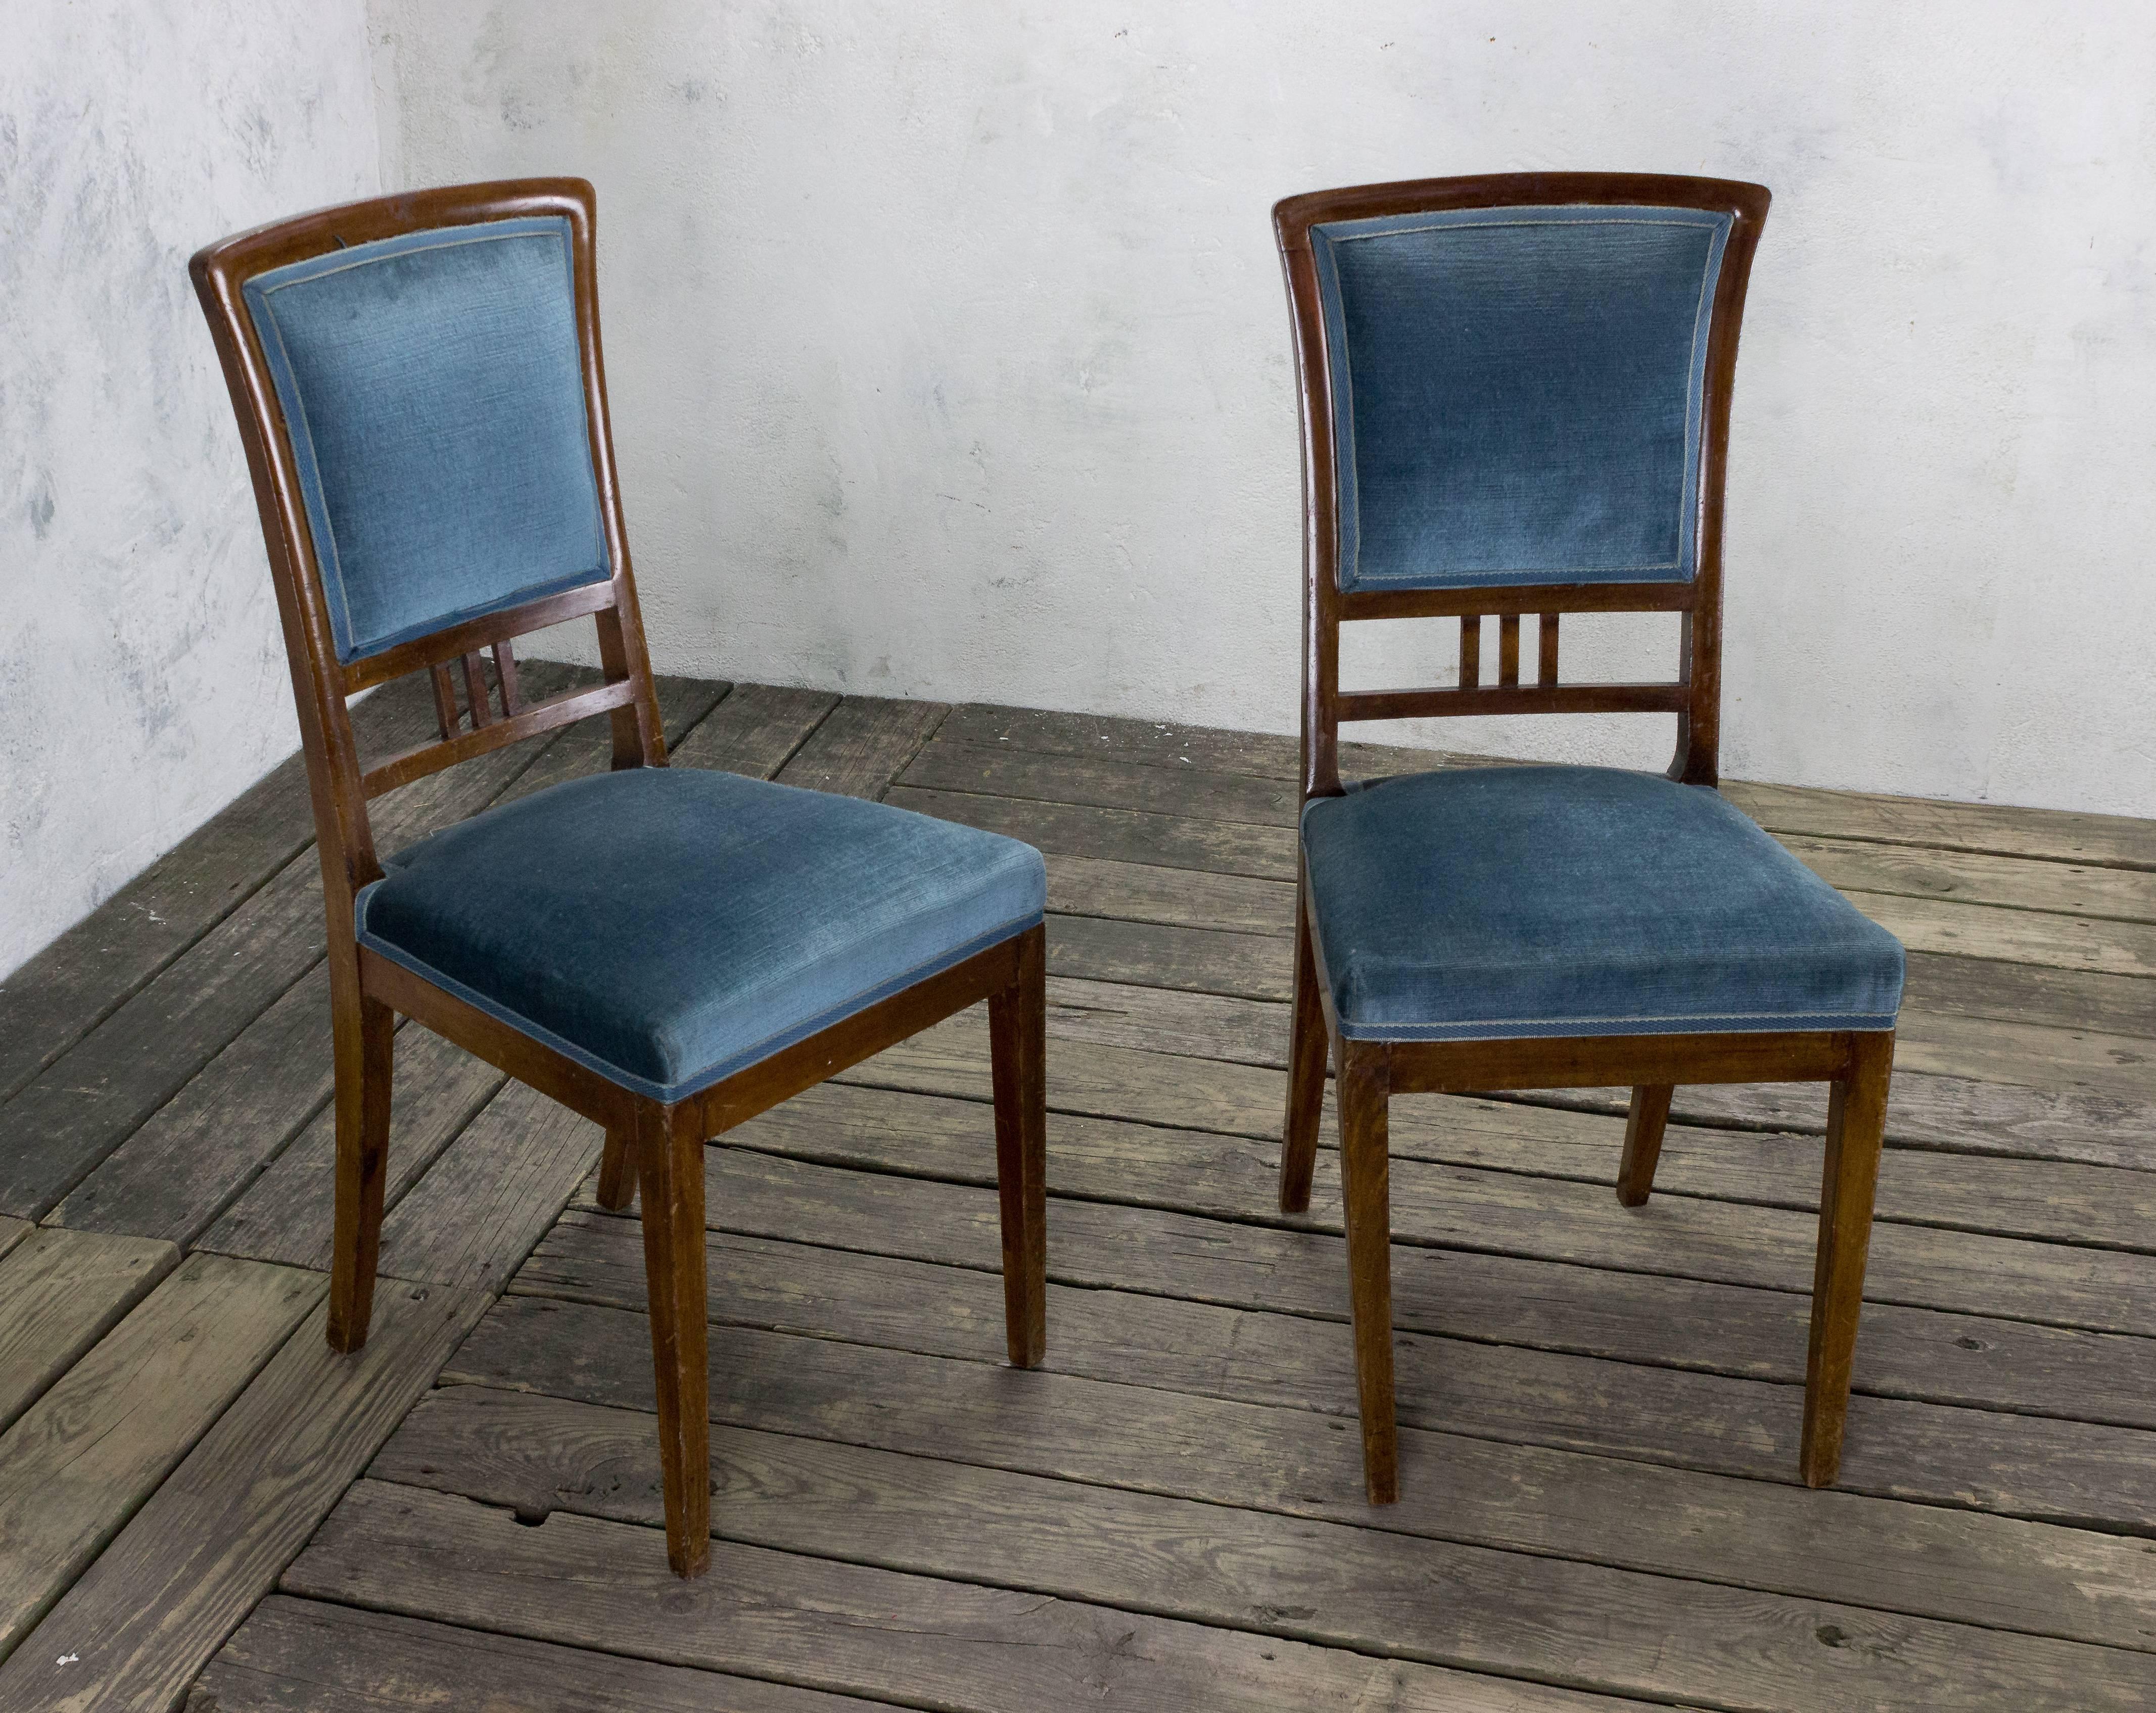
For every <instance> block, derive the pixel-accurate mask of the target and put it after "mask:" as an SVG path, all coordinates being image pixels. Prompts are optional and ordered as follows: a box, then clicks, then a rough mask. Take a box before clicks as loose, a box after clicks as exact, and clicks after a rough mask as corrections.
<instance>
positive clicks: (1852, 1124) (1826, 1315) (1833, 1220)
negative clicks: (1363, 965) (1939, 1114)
mask: <svg viewBox="0 0 2156 1713" xmlns="http://www.w3.org/2000/svg"><path fill="white" fill-rule="evenodd" d="M1851 1039H1853V1040H1854V1041H1855V1043H1856V1046H1855V1049H1854V1052H1853V1055H1852V1058H1853V1062H1852V1064H1851V1067H1850V1074H1849V1076H1848V1077H1847V1079H1846V1080H1843V1081H1840V1082H1837V1083H1836V1084H1835V1085H1834V1093H1833V1095H1832V1097H1831V1099H1830V1100H1829V1102H1828V1105H1827V1118H1826V1173H1825V1180H1824V1182H1822V1184H1821V1186H1820V1238H1819V1259H1818V1260H1817V1261H1816V1263H1815V1264H1814V1266H1813V1269H1812V1336H1811V1349H1810V1352H1809V1356H1808V1357H1807V1358H1806V1361H1805V1363H1804V1444H1803V1448H1802V1449H1801V1450H1800V1452H1799V1459H1798V1466H1799V1470H1800V1472H1801V1473H1802V1475H1803V1476H1804V1485H1806V1486H1808V1487H1825V1486H1830V1485H1832V1484H1833V1482H1834V1479H1835V1476H1836V1475H1838V1474H1840V1469H1841V1435H1842V1428H1843V1425H1844V1424H1845V1422H1846V1421H1847V1419H1848V1416H1849V1380H1850V1371H1851V1366H1852V1364H1853V1362H1854V1361H1855V1359H1856V1323H1857V1319H1858V1316H1860V1315H1861V1312H1862V1310H1863V1307H1864V1262H1865V1257H1866V1253H1867V1252H1868V1250H1869V1249H1870V1248H1871V1203H1872V1196H1873V1192H1874V1191H1875V1190H1876V1187H1877V1184H1878V1179H1879V1149H1880V1144H1881V1141H1882V1140H1883V1139H1884V1137H1885V1136H1886V1087H1887V1084H1888V1083H1889V1081H1891V1080H1892V1074H1893V1068H1894V1037H1893V1035H1892V1033H1869V1034H1861V1035H1856V1036H1854V1037H1852V1038H1851Z"/></svg>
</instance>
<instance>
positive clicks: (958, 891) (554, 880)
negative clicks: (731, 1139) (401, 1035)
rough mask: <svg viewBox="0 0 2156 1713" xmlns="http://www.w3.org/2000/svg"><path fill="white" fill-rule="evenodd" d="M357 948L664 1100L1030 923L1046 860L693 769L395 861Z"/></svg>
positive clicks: (364, 910) (966, 832)
mask: <svg viewBox="0 0 2156 1713" xmlns="http://www.w3.org/2000/svg"><path fill="white" fill-rule="evenodd" d="M387 869H388V872H387V874H385V876H384V878H383V879H382V880H377V881H376V882H375V883H374V884H373V885H371V886H368V887H367V888H366V889H365V890H363V891H362V892H361V894H360V895H359V903H358V918H359V921H358V927H359V939H360V943H361V944H362V945H363V946H371V947H372V948H373V949H374V950H375V951H378V952H380V953H381V954H382V956H383V957H388V958H391V959H393V960H394V961H395V962H398V963H401V964H403V965H404V966H405V967H407V968H409V969H412V970H413V971H416V972H418V973H419V974H421V975H423V976H425V977H429V979H430V980H433V981H434V982H438V983H439V984H440V985H441V986H443V987H446V988H448V989H449V991H450V992H454V993H458V994H459V995H461V996H462V997H463V998H466V999H469V1000H470V1001H472V1002H473V1003H475V1004H477V1005H479V1006H480V1007H482V1008H484V1009H485V1010H487V1011H489V1012H490V1013H493V1014H494V1015H495V1016H496V1017H498V1018H501V1019H502V1020H503V1021H504V1022H506V1023H510V1024H511V1025H513V1026H514V1027H516V1028H519V1029H521V1030H523V1031H524V1032H525V1033H526V1034H529V1035H531V1036H533V1037H534V1038H536V1039H539V1040H542V1041H544V1042H547V1043H548V1044H551V1045H552V1046H554V1047H556V1048H557V1049H560V1050H561V1051H562V1052H564V1053H566V1054H568V1055H569V1056H570V1057H571V1058H572V1059H577V1060H579V1061H581V1062H582V1063H583V1064H587V1065H589V1066H590V1067H591V1068H592V1069H595V1070H597V1071H599V1072H600V1073H601V1074H603V1075H606V1076H608V1077H610V1078H611V1079H613V1080H614V1081H615V1082H617V1083H619V1084H621V1085H623V1086H624V1087H626V1088H629V1089H633V1090H636V1091H637V1092H639V1093H640V1094H645V1095H654V1096H656V1097H657V1098H659V1099H660V1100H678V1099H680V1098H681V1097H682V1096H683V1095H689V1094H692V1093H694V1092H695V1091H696V1090H698V1089H701V1088H704V1087H706V1086H708V1085H711V1084H712V1083H715V1082H716V1081H718V1080H720V1079H721V1078H723V1077H726V1076H728V1075H731V1074H732V1073H733V1072H735V1071H737V1070H739V1069H743V1068H744V1067H746V1066H747V1065H750V1064H754V1063H756V1061H757V1060H758V1059H762V1058H764V1057H766V1056H767V1055H768V1054H772V1053H773V1052H776V1051H777V1050H778V1049H780V1048H782V1047H784V1046H787V1045H789V1044H792V1043H793V1042H794V1041H798V1040H800V1039H803V1037H805V1036H808V1035H810V1034H813V1033H815V1032H816V1031H817V1030H819V1029H821V1028H824V1027H826V1026H827V1025H829V1024H831V1023H836V1022H839V1020H840V1019H842V1018H845V1017H846V1016H848V1015H850V1013H853V1012H855V1011H858V1010H860V1009H861V1008H863V1007H865V1006H867V1005H870V1004H871V1003H874V1002H875V1001H876V1000H879V999H881V998H885V997H886V996H888V995H890V994H891V993H895V992H898V991H900V990H901V988H904V987H910V986H911V985H912V984H913V983H914V982H917V981H920V980H921V979H922V978H924V977H927V976H930V975H932V974H934V973H935V972H937V971H938V970H941V969H944V968H947V967H950V966H951V965H952V964H955V963H957V962H960V961H961V960H962V959H964V958H967V957H971V956H972V955H973V953H975V952H977V951H982V950H984V949H985V948H986V947H988V946H991V945H993V944H994V943H995V942H996V941H998V940H1002V939H1004V938H1006V937H1008V936H1010V935H1012V934H1015V933H1017V932H1019V931H1021V930H1023V929H1024V928H1027V927H1029V926H1032V925H1033V924H1034V923H1035V922H1038V921H1040V919H1041V912H1042V910H1043V909H1044V907H1045V901H1046V890H1047V881H1046V875H1045V869H1044V867H1043V865H1042V863H1041V859H1040V853H1039V852H1038V851H1036V850H1035V849H1033V847H1032V846H1031V845H1029V844H1020V843H1019V842H1018V841H1017V840H1016V839H1003V838H999V837H998V836H997V835H995V834H994V833H981V832H977V831H975V830H974V829H973V828H970V827H958V826H954V825H952V824H951V823H948V822H945V821H937V820H932V819H931V818H928V817H927V816H926V815H916V814H913V813H910V812H908V811H906V810H905V809H899V808H891V806H890V805H888V804H885V803H867V802H863V801H861V800H860V799H858V798H846V797H835V796H831V795H829V794H826V793H824V792H813V791H798V790H796V789H794V788H793V787H791V786H785V785H774V784H771V783H769V782H766V781H763V780H760V779H745V778H742V777H739V776H737V775H736V774H731V773H716V772H704V771H702V770H701V769H696V768H663V767H653V768H638V769H634V770H629V771H624V772H618V773H608V774H603V775H601V776H599V777H596V778H591V779H579V780H576V781H573V782H569V783H567V784H563V785H557V786H553V787H550V788H549V789H547V790H545V791H541V792H534V793H533V794H532V795H531V796H530V797H528V798H524V799H522V800H521V801H520V802H517V803H511V804H508V805H506V806H505V807H503V808H497V809H494V810H490V811H489V812H488V813H485V814H482V815H479V816H476V817H475V818H473V819H471V820H469V821H466V822H464V823H460V824H459V825H458V826H455V827H452V828H448V829H446V830H445V831H444V832H440V833H435V834H434V835H433V836H432V837H431V838H429V839H423V840H422V841H421V842H420V843H419V844H416V845H413V847H412V848H411V849H408V850H406V851H404V852H402V853H400V854H398V856H397V857H395V858H393V859H391V861H390V862H389V864H388V865H387Z"/></svg>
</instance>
